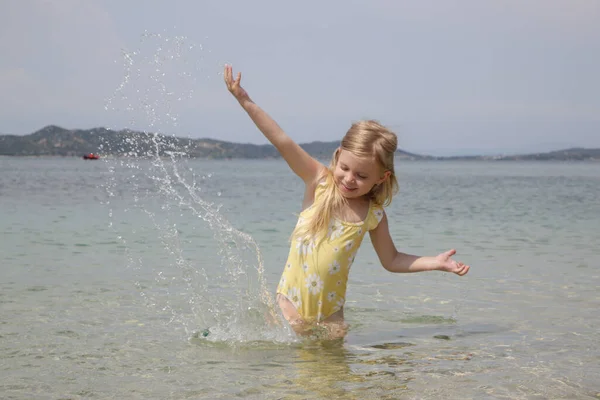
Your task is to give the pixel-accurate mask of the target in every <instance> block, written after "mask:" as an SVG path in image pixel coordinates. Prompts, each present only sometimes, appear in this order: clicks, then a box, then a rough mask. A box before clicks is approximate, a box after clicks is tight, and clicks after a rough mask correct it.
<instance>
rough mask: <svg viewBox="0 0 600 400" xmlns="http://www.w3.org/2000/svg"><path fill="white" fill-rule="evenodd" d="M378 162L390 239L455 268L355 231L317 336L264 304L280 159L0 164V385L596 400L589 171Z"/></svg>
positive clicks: (85, 391)
mask: <svg viewBox="0 0 600 400" xmlns="http://www.w3.org/2000/svg"><path fill="white" fill-rule="evenodd" d="M397 169H398V176H399V181H400V186H401V191H400V194H399V195H398V196H397V197H396V198H395V199H394V202H393V204H392V206H390V207H389V208H388V210H387V213H388V218H389V220H390V225H391V232H392V237H393V238H394V240H395V243H396V245H397V247H398V248H399V249H400V250H402V251H405V252H409V253H416V254H427V255H433V254H437V253H439V252H442V251H445V250H447V249H449V248H453V247H454V248H456V249H457V250H458V255H457V258H458V259H460V260H462V261H465V262H467V263H469V264H470V265H471V266H472V270H471V272H470V273H469V274H468V275H467V276H465V277H462V278H459V277H457V276H454V275H450V274H442V273H422V274H412V275H401V274H390V273H388V272H386V271H385V270H384V269H383V268H381V267H380V266H379V264H378V261H377V257H376V255H375V253H374V251H373V249H372V247H371V244H370V242H369V240H368V238H366V239H365V242H364V243H363V246H362V247H361V250H360V252H359V253H358V257H357V260H356V263H355V264H354V267H353V269H352V273H351V276H350V284H349V289H348V295H347V299H348V301H347V304H346V318H347V322H348V323H349V325H350V330H349V333H348V335H347V336H346V338H345V339H344V340H341V341H327V340H322V339H319V338H313V339H307V340H299V339H297V338H296V337H295V336H294V335H293V333H292V332H291V331H290V330H289V328H288V327H287V326H285V324H283V323H282V322H281V319H280V316H279V315H278V313H277V310H276V309H275V308H274V307H273V300H274V296H273V293H274V290H275V287H276V284H277V282H278V280H279V277H280V273H281V270H282V267H283V264H284V261H285V257H286V256H287V251H288V241H287V240H288V236H289V234H290V232H291V230H292V228H293V226H294V224H295V218H296V217H295V215H296V213H297V212H298V208H299V207H300V203H301V194H302V186H301V184H300V181H299V180H298V179H296V178H295V177H294V176H293V175H292V173H291V172H289V171H288V169H287V166H286V165H285V163H284V162H282V161H279V160H269V161H238V160H234V161H207V160H187V159H184V158H177V159H175V158H174V159H163V160H154V161H140V160H127V159H121V160H104V161H97V162H94V161H92V162H90V161H83V160H80V159H73V158H7V157H2V158H0V304H1V310H2V313H1V318H0V397H1V398H6V399H31V398H36V399H81V398H102V399H111V398H114V399H122V398H128V399H137V398H140V399H141V398H144V399H198V398H206V399H230V398H248V399H319V398H329V399H332V398H342V399H438V398H444V399H448V398H451V399H459V398H460V399H469V398H472V399H481V398H491V399H545V398H552V399H598V398H600V367H599V366H600V350H598V344H599V343H600V333H599V332H600V317H599V314H598V309H599V308H600V307H599V306H600V290H599V286H600V253H599V252H598V243H600V200H599V199H600V164H598V163H519V162H508V163H502V162H402V161H398V163H397ZM205 329H209V330H210V334H209V335H208V336H207V337H204V336H203V335H202V332H203V331H204V330H205Z"/></svg>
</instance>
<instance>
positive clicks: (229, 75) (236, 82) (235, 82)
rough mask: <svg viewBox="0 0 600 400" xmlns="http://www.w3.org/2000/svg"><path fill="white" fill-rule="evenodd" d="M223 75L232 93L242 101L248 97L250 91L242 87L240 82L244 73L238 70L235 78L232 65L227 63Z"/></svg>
mask: <svg viewBox="0 0 600 400" xmlns="http://www.w3.org/2000/svg"><path fill="white" fill-rule="evenodd" d="M223 77H224V78H225V84H226V85H227V90H229V92H231V94H232V95H233V96H234V97H235V98H236V99H237V100H238V101H241V100H242V99H244V98H247V97H248V93H246V91H245V90H244V88H242V86H241V85H240V82H241V81H242V73H241V72H238V73H237V76H236V78H235V79H233V69H232V67H231V65H227V64H225V71H224V72H223Z"/></svg>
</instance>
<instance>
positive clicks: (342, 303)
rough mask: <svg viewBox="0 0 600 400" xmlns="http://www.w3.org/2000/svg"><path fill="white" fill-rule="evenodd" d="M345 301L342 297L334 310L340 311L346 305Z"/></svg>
mask: <svg viewBox="0 0 600 400" xmlns="http://www.w3.org/2000/svg"><path fill="white" fill-rule="evenodd" d="M344 303H345V301H344V298H343V297H340V299H339V300H338V301H337V302H336V303H335V306H333V311H334V312H335V311H340V310H341V309H342V307H344Z"/></svg>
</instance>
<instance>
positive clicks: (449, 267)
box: [435, 249, 470, 276]
mask: <svg viewBox="0 0 600 400" xmlns="http://www.w3.org/2000/svg"><path fill="white" fill-rule="evenodd" d="M455 254H456V250H454V249H452V250H448V251H447V252H445V253H442V254H440V255H438V256H437V257H435V259H436V261H437V262H438V265H439V267H440V270H442V271H446V272H453V273H455V274H456V275H460V276H463V275H464V274H466V273H467V272H469V268H470V267H469V266H468V265H466V264H463V263H461V262H458V261H454V260H453V259H452V256H453V255H455Z"/></svg>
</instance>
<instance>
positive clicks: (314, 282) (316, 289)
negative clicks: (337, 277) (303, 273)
mask: <svg viewBox="0 0 600 400" xmlns="http://www.w3.org/2000/svg"><path fill="white" fill-rule="evenodd" d="M305 281H306V288H307V289H308V291H309V292H310V293H311V294H319V293H320V292H321V290H323V281H322V280H321V278H320V277H319V275H317V274H311V275H309V276H308V277H307V278H306V280H305Z"/></svg>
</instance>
